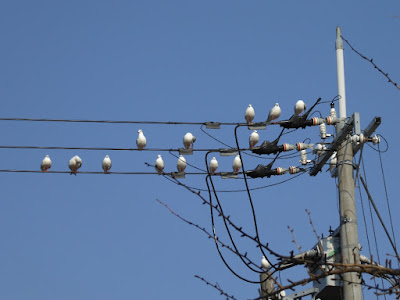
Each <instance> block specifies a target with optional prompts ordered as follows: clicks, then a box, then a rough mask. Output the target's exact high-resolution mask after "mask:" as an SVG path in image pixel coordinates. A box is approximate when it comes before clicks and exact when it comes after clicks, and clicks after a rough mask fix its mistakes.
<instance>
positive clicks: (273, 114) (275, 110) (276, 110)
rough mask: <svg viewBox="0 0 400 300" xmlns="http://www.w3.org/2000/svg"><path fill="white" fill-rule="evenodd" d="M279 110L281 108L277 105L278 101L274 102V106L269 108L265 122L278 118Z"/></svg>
mask: <svg viewBox="0 0 400 300" xmlns="http://www.w3.org/2000/svg"><path fill="white" fill-rule="evenodd" d="M281 112H282V110H281V108H280V107H279V103H275V106H274V107H273V108H271V110H270V111H269V114H268V119H267V123H269V122H271V121H273V120H276V119H278V118H279V116H280V115H281Z"/></svg>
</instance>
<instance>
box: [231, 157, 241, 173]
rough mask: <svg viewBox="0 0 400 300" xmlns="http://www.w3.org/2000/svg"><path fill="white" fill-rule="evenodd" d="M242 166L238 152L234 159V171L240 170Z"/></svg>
mask: <svg viewBox="0 0 400 300" xmlns="http://www.w3.org/2000/svg"><path fill="white" fill-rule="evenodd" d="M241 167H242V161H241V160H240V155H239V154H238V155H236V156H235V158H234V159H233V163H232V168H233V172H239V170H240V168H241Z"/></svg>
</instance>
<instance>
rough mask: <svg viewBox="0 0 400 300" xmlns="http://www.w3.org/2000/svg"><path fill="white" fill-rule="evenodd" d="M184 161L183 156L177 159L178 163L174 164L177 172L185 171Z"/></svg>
mask: <svg viewBox="0 0 400 300" xmlns="http://www.w3.org/2000/svg"><path fill="white" fill-rule="evenodd" d="M186 165H187V163H186V159H185V157H184V156H183V155H180V156H179V158H178V162H177V163H176V168H177V169H178V172H184V171H185V169H186Z"/></svg>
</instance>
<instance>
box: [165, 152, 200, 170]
mask: <svg viewBox="0 0 400 300" xmlns="http://www.w3.org/2000/svg"><path fill="white" fill-rule="evenodd" d="M168 153H169V154H170V155H172V156H173V157H175V158H177V159H180V157H179V156H177V155H175V154H173V153H172V152H171V151H169V152H168ZM186 164H187V165H188V166H190V167H192V168H194V169H196V170H199V171H202V172H207V171H206V170H203V169H201V168H198V167H196V166H195V165H192V164H190V163H188V162H187V161H186Z"/></svg>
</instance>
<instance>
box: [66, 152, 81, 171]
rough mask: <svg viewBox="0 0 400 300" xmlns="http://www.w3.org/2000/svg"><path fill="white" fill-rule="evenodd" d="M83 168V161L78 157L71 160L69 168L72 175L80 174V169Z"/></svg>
mask: <svg viewBox="0 0 400 300" xmlns="http://www.w3.org/2000/svg"><path fill="white" fill-rule="evenodd" d="M81 166H82V159H81V158H80V157H79V156H78V155H75V156H74V157H73V158H71V159H70V160H69V163H68V167H69V168H70V170H71V175H72V174H74V175H76V173H77V172H78V169H79V168H80V167H81Z"/></svg>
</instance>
